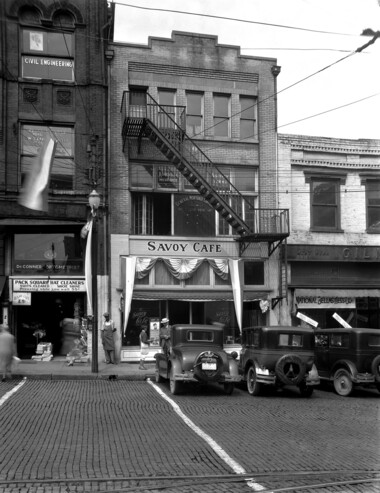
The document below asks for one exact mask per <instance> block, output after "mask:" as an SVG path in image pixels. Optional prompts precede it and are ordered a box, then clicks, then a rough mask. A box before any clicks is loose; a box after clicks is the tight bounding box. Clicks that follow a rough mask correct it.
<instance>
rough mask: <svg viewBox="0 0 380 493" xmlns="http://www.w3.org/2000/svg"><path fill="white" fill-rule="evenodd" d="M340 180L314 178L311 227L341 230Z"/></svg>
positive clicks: (311, 185)
mask: <svg viewBox="0 0 380 493" xmlns="http://www.w3.org/2000/svg"><path fill="white" fill-rule="evenodd" d="M339 192H340V180H337V179H325V178H312V179H311V180H310V194H311V228H312V229H314V230H319V231H338V230H340V193H339Z"/></svg>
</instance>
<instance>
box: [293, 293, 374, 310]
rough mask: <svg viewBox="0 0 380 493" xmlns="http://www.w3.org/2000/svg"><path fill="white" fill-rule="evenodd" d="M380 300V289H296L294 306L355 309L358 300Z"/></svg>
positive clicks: (300, 307) (299, 307)
mask: <svg viewBox="0 0 380 493" xmlns="http://www.w3.org/2000/svg"><path fill="white" fill-rule="evenodd" d="M367 297H369V298H380V289H296V290H295V292H294V304H295V305H296V307H297V308H298V309H302V308H309V309H315V308H328V309H332V308H355V307H356V301H355V300H356V298H367Z"/></svg>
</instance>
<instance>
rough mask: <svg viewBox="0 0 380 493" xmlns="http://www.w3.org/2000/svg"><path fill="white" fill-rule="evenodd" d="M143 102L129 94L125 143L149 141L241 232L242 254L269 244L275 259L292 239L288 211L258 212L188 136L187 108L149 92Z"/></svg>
mask: <svg viewBox="0 0 380 493" xmlns="http://www.w3.org/2000/svg"><path fill="white" fill-rule="evenodd" d="M144 96H145V98H146V100H145V101H144V103H143V104H141V101H140V102H139V103H140V104H131V102H132V101H133V100H134V99H136V98H134V97H133V93H131V92H129V91H126V92H125V93H124V95H123V103H122V113H124V114H123V129H122V137H123V145H125V142H126V139H127V138H137V139H138V142H139V149H140V148H141V144H142V139H143V138H148V139H149V140H150V141H151V142H152V143H153V144H154V145H155V146H156V147H157V149H159V150H160V152H161V153H162V154H163V155H164V156H165V157H166V158H167V159H168V161H170V162H171V163H172V164H173V166H175V168H176V169H177V170H178V171H179V172H180V173H181V174H182V175H183V176H184V177H185V178H186V179H187V181H188V182H189V183H191V184H192V185H193V187H194V188H195V189H196V190H197V191H198V192H199V194H200V195H201V196H202V197H204V199H205V200H206V201H207V202H208V203H209V204H210V205H211V206H212V207H213V208H214V209H215V210H216V211H217V212H218V213H219V214H220V215H221V216H222V217H223V218H224V220H225V221H227V223H228V224H230V225H231V226H232V228H233V229H234V230H235V231H236V233H237V235H238V239H237V241H239V242H240V255H241V254H242V253H243V252H244V250H245V249H246V248H247V247H248V246H249V244H250V243H251V242H268V254H269V255H271V254H272V253H273V252H274V250H275V249H276V248H277V247H278V246H279V245H280V244H281V242H282V241H283V240H284V239H285V238H286V237H287V236H289V221H288V210H287V209H284V210H279V209H255V207H254V205H253V204H252V203H251V202H249V200H247V199H246V198H245V197H243V195H242V194H241V193H240V192H239V191H238V190H237V189H236V188H235V186H234V185H233V184H232V183H231V181H230V180H229V179H228V178H227V177H226V176H225V175H224V174H223V173H222V172H221V171H220V170H219V169H218V167H217V166H216V165H215V164H213V163H212V162H211V161H210V159H209V158H208V157H207V156H206V155H205V154H204V152H203V151H202V150H201V149H200V148H199V146H198V145H197V144H196V143H195V141H194V140H192V139H191V138H190V137H189V136H188V135H187V134H186V132H185V128H186V122H185V109H184V107H179V106H168V105H164V106H162V105H161V106H160V105H159V104H158V103H157V102H156V101H155V100H154V99H153V98H152V97H151V96H150V95H149V94H145V95H144Z"/></svg>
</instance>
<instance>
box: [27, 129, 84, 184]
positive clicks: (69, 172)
mask: <svg viewBox="0 0 380 493" xmlns="http://www.w3.org/2000/svg"><path fill="white" fill-rule="evenodd" d="M46 137H48V138H49V137H51V138H54V139H55V140H56V141H57V147H56V150H55V156H54V161H53V166H52V169H51V175H50V189H55V190H72V189H73V187H74V170H75V166H74V128H73V127H62V126H59V127H58V126H56V127H55V126H51V127H49V126H46V125H22V126H21V178H22V180H23V179H24V177H25V174H26V173H27V172H29V170H30V168H31V166H32V164H33V162H34V160H35V158H36V156H38V155H39V152H40V149H41V147H42V145H43V143H44V140H45V138H46Z"/></svg>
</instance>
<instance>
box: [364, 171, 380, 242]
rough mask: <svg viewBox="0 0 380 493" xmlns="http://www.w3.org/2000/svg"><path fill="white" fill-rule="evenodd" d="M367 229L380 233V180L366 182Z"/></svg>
mask: <svg viewBox="0 0 380 493" xmlns="http://www.w3.org/2000/svg"><path fill="white" fill-rule="evenodd" d="M366 196H367V228H368V231H369V232H371V231H372V232H376V233H380V180H367V181H366Z"/></svg>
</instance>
